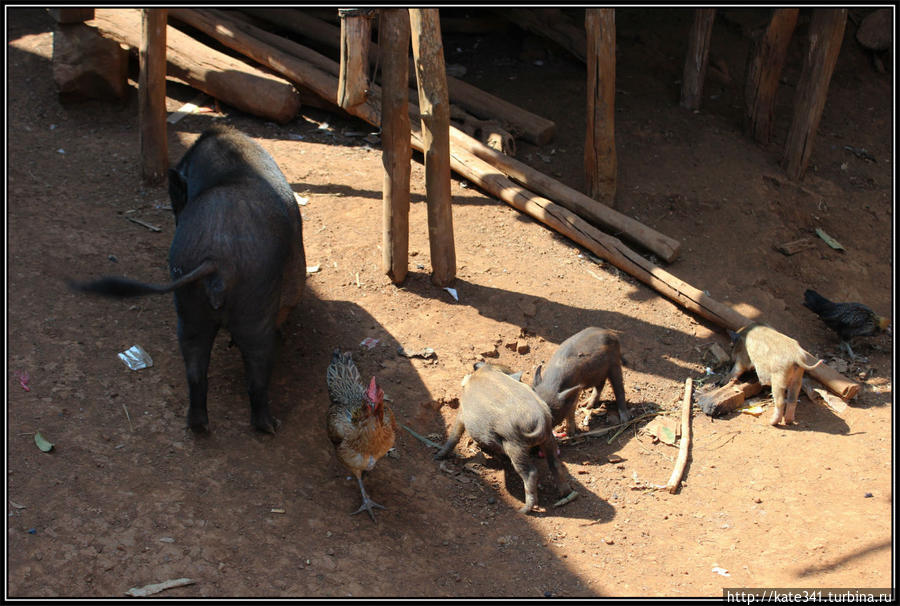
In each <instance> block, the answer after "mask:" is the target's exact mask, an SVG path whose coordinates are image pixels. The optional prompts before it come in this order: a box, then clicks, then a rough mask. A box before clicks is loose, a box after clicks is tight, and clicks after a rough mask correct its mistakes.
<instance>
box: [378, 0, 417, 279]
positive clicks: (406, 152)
mask: <svg viewBox="0 0 900 606" xmlns="http://www.w3.org/2000/svg"><path fill="white" fill-rule="evenodd" d="M378 34H379V37H380V39H381V41H382V59H383V61H384V67H383V68H382V83H383V85H384V86H383V88H382V89H381V96H382V124H381V148H382V152H381V163H382V165H383V167H384V186H383V190H382V207H383V220H382V229H383V237H382V264H381V265H382V269H383V270H384V273H386V274H387V275H388V277H390V279H391V281H392V282H393V283H395V284H399V283H401V282H403V281H404V280H405V279H406V274H407V271H408V263H409V180H410V151H411V148H410V139H409V137H410V127H409V97H408V96H407V90H408V89H407V87H406V83H407V82H408V81H409V74H408V71H409V60H408V54H409V40H410V31H409V13H408V12H407V11H406V9H402V8H385V9H381V25H380V28H379V32H378Z"/></svg>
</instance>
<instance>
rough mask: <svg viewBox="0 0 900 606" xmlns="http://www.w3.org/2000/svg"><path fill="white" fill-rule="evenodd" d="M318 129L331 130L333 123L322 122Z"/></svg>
mask: <svg viewBox="0 0 900 606" xmlns="http://www.w3.org/2000/svg"><path fill="white" fill-rule="evenodd" d="M318 130H329V131H330V130H331V125H330V124H328V122H322V123H321V124H319V129H318Z"/></svg>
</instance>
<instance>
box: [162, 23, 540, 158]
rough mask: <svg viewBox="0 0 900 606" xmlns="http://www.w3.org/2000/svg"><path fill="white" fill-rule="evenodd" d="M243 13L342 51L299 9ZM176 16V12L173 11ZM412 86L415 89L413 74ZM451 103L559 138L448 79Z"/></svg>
mask: <svg viewBox="0 0 900 606" xmlns="http://www.w3.org/2000/svg"><path fill="white" fill-rule="evenodd" d="M241 10H242V12H245V13H247V14H248V15H252V16H254V17H256V18H258V19H263V20H265V21H268V22H270V23H273V24H276V25H278V26H279V27H283V28H285V29H287V30H289V31H291V32H294V33H297V34H300V35H302V36H305V37H307V38H309V39H310V40H314V41H315V42H318V43H320V44H322V45H326V46H328V47H329V48H333V49H338V48H340V28H338V27H335V26H332V25H330V24H328V23H326V22H324V21H322V20H321V19H317V18H316V17H313V16H312V15H309V14H308V13H306V12H304V11H301V10H297V9H286V8H243V9H241ZM173 13H174V11H173ZM370 50H371V53H370V56H369V61H370V62H372V63H375V62H377V61H378V56H379V48H378V45H377V44H375V43H373V44H372V46H371V47H370ZM410 76H411V78H410V85H411V86H415V82H414V81H413V79H412V78H413V71H412V70H410ZM447 91H448V93H449V95H450V102H451V103H454V104H456V105H458V106H460V107H462V108H463V109H465V110H467V111H469V112H471V113H472V114H474V115H476V116H478V117H479V118H483V119H495V120H499V121H500V122H502V123H505V124H507V125H508V126H509V127H510V129H511V130H512V131H513V134H515V135H517V136H519V137H521V138H523V139H525V140H526V141H530V142H532V143H534V144H536V145H544V144H545V143H548V142H549V141H550V140H552V139H553V137H554V135H555V134H556V124H555V123H554V122H553V121H551V120H547V119H546V118H542V117H541V116H538V115H536V114H533V113H531V112H529V111H527V110H525V109H522V108H521V107H519V106H517V105H514V104H512V103H510V102H508V101H506V100H504V99H501V98H499V97H497V96H495V95H492V94H490V93H488V92H486V91H483V90H481V89H479V88H478V87H476V86H473V85H471V84H469V83H467V82H464V81H462V80H459V79H457V78H453V77H451V76H447Z"/></svg>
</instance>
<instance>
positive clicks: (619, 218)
mask: <svg viewBox="0 0 900 606" xmlns="http://www.w3.org/2000/svg"><path fill="white" fill-rule="evenodd" d="M450 140H451V141H452V142H453V143H455V144H456V145H458V146H459V147H462V148H463V149H465V150H467V151H469V152H471V153H472V154H474V155H475V156H477V157H478V158H480V159H482V160H484V161H486V162H488V163H489V164H491V165H493V166H495V167H496V168H498V169H500V170H501V171H503V173H504V174H505V175H507V176H508V177H510V178H511V179H512V180H513V181H516V182H518V183H520V184H521V185H523V186H525V187H527V188H528V189H530V190H531V191H533V192H535V193H539V194H541V195H543V196H545V197H547V198H549V199H551V200H554V201H556V202H557V203H559V204H560V205H562V206H564V207H566V208H567V209H569V210H571V211H572V212H575V213H577V214H578V215H580V216H581V217H583V218H585V219H587V220H588V221H590V222H591V223H594V224H596V225H599V226H602V227H604V228H605V229H606V230H607V231H609V232H610V233H612V234H615V235H617V236H622V237H623V238H625V239H627V240H629V241H630V242H634V243H635V244H639V245H641V246H642V247H644V248H646V249H647V250H649V251H650V252H652V253H653V254H655V255H657V256H658V257H659V258H661V259H663V260H664V261H666V262H667V263H671V262H672V261H674V260H675V259H676V258H677V257H678V252H679V250H680V249H681V242H679V241H678V240H675V239H674V238H670V237H668V236H666V235H665V234H662V233H660V232H658V231H656V230H655V229H653V228H652V227H649V226H647V225H644V224H643V223H640V222H639V221H636V220H635V219H632V218H631V217H629V216H628V215H625V214H622V213H620V212H618V211H617V210H615V209H614V208H610V207H608V206H606V205H605V204H601V203H600V202H597V201H596V200H594V199H593V198H590V197H588V196H586V195H585V194H583V193H581V192H580V191H578V190H577V189H574V188H572V187H569V186H568V185H566V184H565V183H562V182H560V181H557V180H556V179H554V178H553V177H550V176H548V175H546V174H544V173H542V172H540V171H538V170H535V169H534V168H532V167H530V166H528V165H527V164H525V163H524V162H521V161H519V160H516V159H515V158H511V157H510V156H507V155H506V154H502V153H500V152H498V151H497V150H494V149H491V148H490V147H487V146H486V145H480V144H479V142H478V141H476V140H475V139H473V138H472V137H469V136H467V135H466V134H465V133H463V132H462V131H460V130H458V129H455V128H451V129H450Z"/></svg>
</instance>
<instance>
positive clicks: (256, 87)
mask: <svg viewBox="0 0 900 606" xmlns="http://www.w3.org/2000/svg"><path fill="white" fill-rule="evenodd" d="M170 15H171V11H170ZM87 24H88V25H91V26H92V27H95V28H97V29H98V30H100V31H101V32H103V34H104V35H106V36H108V37H110V38H111V39H113V40H115V41H116V42H119V43H120V44H124V45H125V46H127V47H129V48H130V49H131V50H132V52H137V49H138V48H140V46H141V12H140V9H104V8H98V9H96V10H95V12H94V18H93V19H92V20H90V21H88V22H87ZM166 62H167V70H166V71H167V73H168V75H169V76H172V77H174V78H177V79H179V80H182V81H184V82H186V83H187V84H189V85H190V86H192V87H193V88H196V89H198V90H200V91H203V92H204V93H206V94H208V95H210V96H212V97H215V98H217V99H219V100H221V101H222V102H224V103H227V104H228V105H231V106H232V107H234V108H236V109H239V110H240V111H243V112H247V113H249V114H253V115H255V116H259V117H261V118H264V119H266V120H272V121H274V122H277V123H279V124H284V123H286V122H290V121H291V120H293V119H294V118H295V117H296V116H297V112H299V111H300V96H299V94H298V92H297V90H296V89H295V88H294V87H293V85H292V84H291V83H290V82H287V81H285V80H283V79H282V78H279V77H278V76H275V75H273V74H270V73H268V72H264V71H262V70H260V69H257V68H255V67H253V66H251V65H248V64H247V63H244V62H243V61H239V60H237V59H234V58H232V57H229V56H228V55H226V54H225V53H220V52H219V51H217V50H215V49H211V48H209V47H208V46H206V45H204V44H201V43H200V42H197V41H196V40H194V39H193V38H191V37H190V36H188V35H187V34H184V33H182V32H181V31H179V30H178V29H176V28H174V27H172V26H171V25H169V26H168V27H166Z"/></svg>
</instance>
